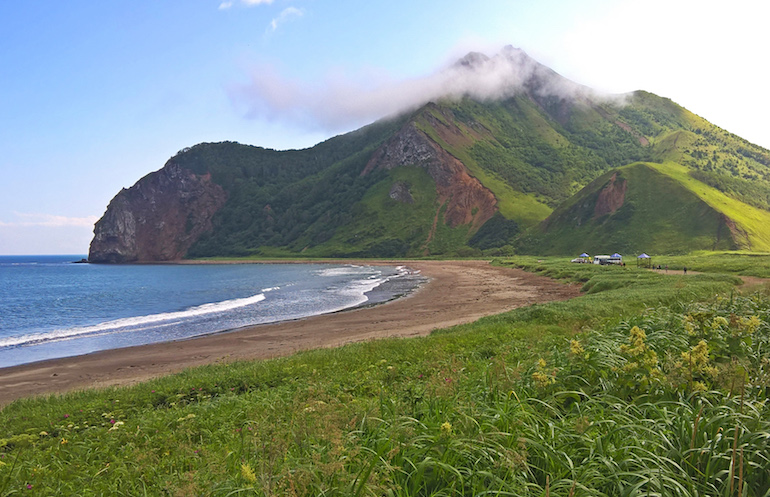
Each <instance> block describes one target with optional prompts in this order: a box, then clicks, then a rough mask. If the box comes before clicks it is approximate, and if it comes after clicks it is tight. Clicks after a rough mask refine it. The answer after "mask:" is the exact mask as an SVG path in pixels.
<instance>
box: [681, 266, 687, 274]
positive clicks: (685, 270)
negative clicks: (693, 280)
mask: <svg viewBox="0 0 770 497" xmlns="http://www.w3.org/2000/svg"><path fill="white" fill-rule="evenodd" d="M682 270H683V271H684V274H687V266H685V267H684V268H683V269H682Z"/></svg>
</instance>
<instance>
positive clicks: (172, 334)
mask: <svg viewBox="0 0 770 497" xmlns="http://www.w3.org/2000/svg"><path fill="white" fill-rule="evenodd" d="M82 257H83V256H0V367H6V366H13V365H18V364H25V363H30V362H35V361H39V360H44V359H51V358H59V357H67V356H73V355H79V354H87V353H90V352H94V351H98V350H105V349H113V348H120V347H128V346H132V345H141V344H146V343H155V342H163V341H173V340H180V339H185V338H191V337H194V336H198V335H203V334H209V333H216V332H220V331H225V330H232V329H236V328H240V327H243V326H249V325H253V324H262V323H271V322H277V321H284V320H290V319H298V318H303V317H308V316H313V315H317V314H324V313H329V312H335V311H339V310H343V309H347V308H350V307H355V306H359V305H367V304H370V303H377V302H380V301H384V300H388V299H390V298H393V297H394V296H397V295H399V294H403V293H407V292H408V291H410V290H411V289H413V288H414V287H415V286H417V285H418V284H419V283H420V282H421V281H422V277H421V276H419V275H415V274H412V273H410V272H409V271H408V270H407V269H405V268H403V267H384V266H357V265H342V264H200V265H162V264H153V265H103V264H74V263H72V261H77V260H80V259H81V258H82Z"/></svg>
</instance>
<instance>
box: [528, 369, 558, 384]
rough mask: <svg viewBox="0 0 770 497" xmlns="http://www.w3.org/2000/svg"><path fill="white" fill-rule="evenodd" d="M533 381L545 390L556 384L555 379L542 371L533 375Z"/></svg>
mask: <svg viewBox="0 0 770 497" xmlns="http://www.w3.org/2000/svg"><path fill="white" fill-rule="evenodd" d="M532 379H533V380H535V385H537V386H538V387H540V388H545V387H547V386H548V385H550V384H552V383H555V382H556V380H554V379H553V377H551V376H548V375H547V374H545V373H543V372H542V371H535V372H534V373H532Z"/></svg>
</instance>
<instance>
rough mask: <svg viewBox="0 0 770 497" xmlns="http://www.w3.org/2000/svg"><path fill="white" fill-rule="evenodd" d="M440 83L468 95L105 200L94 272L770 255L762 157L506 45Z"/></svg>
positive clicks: (769, 184)
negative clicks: (309, 259)
mask: <svg viewBox="0 0 770 497" xmlns="http://www.w3.org/2000/svg"><path fill="white" fill-rule="evenodd" d="M451 71H453V72H452V73H451V77H452V78H453V81H468V82H469V84H468V86H467V87H466V88H465V89H464V90H463V91H462V92H461V93H459V94H458V93H457V92H455V93H454V94H451V95H449V94H448V95H446V96H444V97H440V98H436V99H435V100H434V101H432V102H429V103H427V104H425V105H423V106H422V107H420V108H418V109H416V110H413V111H411V112H408V113H405V114H403V115H401V116H399V117H397V118H394V119H389V120H382V121H378V122H376V123H374V124H371V125H369V126H366V127H364V128H362V129H360V130H357V131H354V132H352V133H348V134H345V135H341V136H337V137H335V138H332V139H330V140H327V141H325V142H323V143H320V144H318V145H316V146H314V147H312V148H309V149H305V150H290V151H274V150H268V149H263V148H259V147H253V146H246V145H240V144H237V143H232V142H224V143H204V144H199V145H196V146H194V147H191V148H189V149H185V150H182V151H180V152H179V153H178V154H177V155H175V156H174V157H172V158H171V159H170V160H169V161H168V162H167V164H166V165H165V166H164V168H163V169H161V170H159V171H156V172H155V173H151V174H150V175H148V176H146V177H145V178H142V179H141V180H140V181H139V182H137V184H136V185H134V186H133V187H132V188H130V189H127V190H123V191H122V192H120V193H119V194H118V195H117V196H116V197H115V198H114V199H113V200H112V202H111V203H110V205H109V206H108V209H107V212H106V213H105V215H104V217H103V218H102V219H101V220H100V221H99V222H98V223H97V225H96V227H95V230H94V234H95V236H94V240H93V242H92V244H91V251H90V254H89V260H92V261H94V262H130V261H148V260H169V259H178V258H182V257H209V256H247V255H261V256H299V255H302V256H316V257H318V256H333V257H402V256H424V255H445V256H452V255H473V254H481V253H482V251H483V252H485V253H493V254H494V253H505V252H509V251H512V250H516V251H520V252H531V253H561V254H574V253H579V252H582V251H584V250H587V251H589V252H604V251H626V252H635V251H647V252H655V253H674V252H684V251H689V250H694V249H713V248H718V249H723V248H724V249H732V248H740V249H748V250H770V230H768V229H767V228H765V226H770V224H767V223H766V221H767V220H770V219H769V218H768V216H770V212H769V211H770V152H768V151H767V150H765V149H763V148H761V147H758V146H756V145H753V144H750V143H748V142H746V141H745V140H743V139H741V138H739V137H737V136H734V135H732V134H730V133H728V132H726V131H724V130H721V129H719V128H717V127H716V126H713V125H712V124H710V123H708V122H707V121H706V120H704V119H702V118H700V117H698V116H696V115H694V114H692V113H691V112H689V111H687V110H686V109H684V108H682V107H680V106H678V105H676V104H675V103H673V102H671V101H670V100H668V99H665V98H661V97H658V96H655V95H653V94H650V93H646V92H635V93H633V94H629V95H623V96H614V97H607V96H601V95H598V94H596V93H595V92H593V91H591V90H590V89H588V88H585V87H582V86H580V85H577V84H575V83H573V82H571V81H568V80H566V79H565V78H562V77H561V76H559V75H558V74H556V73H555V72H553V71H551V70H550V69H548V68H546V67H545V66H542V65H540V64H538V63H537V62H535V61H534V60H532V59H531V58H529V57H528V56H527V55H526V54H524V52H522V51H520V50H517V49H514V48H510V47H508V48H506V49H505V50H504V51H503V52H502V53H501V54H498V55H497V56H495V57H492V58H488V57H486V56H483V55H481V54H469V55H468V56H467V57H465V58H464V59H462V60H461V61H459V62H458V63H457V64H456V65H455V66H454V67H453V68H451ZM490 74H492V75H495V76H500V75H501V74H502V75H504V76H505V77H504V78H498V79H502V80H503V81H504V84H503V85H502V86H499V85H498V86H497V87H495V88H493V89H490V88H487V87H486V86H484V85H483V84H481V83H483V82H484V81H486V80H487V79H489V78H487V76H489V75H490ZM492 90H494V91H492ZM766 232H767V233H768V234H765V233H766Z"/></svg>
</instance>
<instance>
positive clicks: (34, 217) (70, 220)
mask: <svg viewBox="0 0 770 497" xmlns="http://www.w3.org/2000/svg"><path fill="white" fill-rule="evenodd" d="M13 214H14V215H15V216H16V217H17V218H19V219H18V220H17V221H12V222H4V221H0V228H12V227H25V226H26V227H29V226H45V227H49V228H61V227H83V228H93V226H94V224H95V223H96V221H98V220H99V217H98V216H86V217H67V216H57V215H54V214H38V213H28V212H14V213H13Z"/></svg>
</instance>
